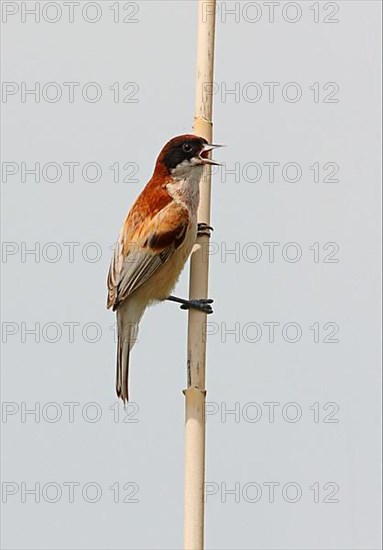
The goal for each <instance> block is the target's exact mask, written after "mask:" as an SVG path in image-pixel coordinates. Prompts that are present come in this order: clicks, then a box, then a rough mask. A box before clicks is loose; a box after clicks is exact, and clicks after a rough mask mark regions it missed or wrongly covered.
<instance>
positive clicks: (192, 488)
mask: <svg viewBox="0 0 383 550" xmlns="http://www.w3.org/2000/svg"><path fill="white" fill-rule="evenodd" d="M215 13H216V0H198V48H197V72H196V106H195V119H194V133H195V134H196V135H199V136H202V137H204V138H205V139H207V140H208V142H209V143H212V134H213V132H212V126H213V125H212V104H213V101H212V84H213V70H214V35H215ZM205 170H206V173H205V174H204V178H203V181H202V183H201V186H200V205H199V210H198V221H199V222H205V223H206V224H209V223H210V195H211V191H210V185H211V172H210V167H206V168H205ZM208 243H209V234H208V232H207V233H206V234H204V235H200V236H198V239H197V244H196V246H195V248H194V251H193V253H192V256H191V266H190V287H189V296H190V299H193V298H207V297H208V278H209V263H208V258H207V255H206V254H205V253H204V252H205V251H206V249H207V248H206V247H207V246H208ZM205 360H206V314H205V313H202V312H199V311H196V310H192V309H191V310H189V324H188V361H187V389H186V390H184V394H185V508H184V548H185V550H203V547H204V513H205V506H204V486H205V403H206V388H205Z"/></svg>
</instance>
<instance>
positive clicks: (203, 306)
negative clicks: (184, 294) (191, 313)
mask: <svg viewBox="0 0 383 550" xmlns="http://www.w3.org/2000/svg"><path fill="white" fill-rule="evenodd" d="M168 300H170V301H171V302H177V304H181V309H196V310H197V311H202V312H203V313H206V314H207V315H209V314H210V313H213V308H212V307H211V305H210V304H212V303H213V302H214V300H211V299H210V298H206V299H205V298H201V299H200V300H185V299H184V298H177V296H169V297H168Z"/></svg>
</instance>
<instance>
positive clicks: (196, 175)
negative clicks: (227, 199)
mask: <svg viewBox="0 0 383 550" xmlns="http://www.w3.org/2000/svg"><path fill="white" fill-rule="evenodd" d="M183 164H184V163H181V164H180V165H178V166H177V168H176V169H175V170H174V171H173V173H172V176H173V182H172V183H168V184H167V186H166V189H167V190H168V193H169V195H171V196H172V197H173V199H174V200H175V201H177V202H179V203H180V204H182V205H183V206H186V208H187V209H188V210H189V213H190V215H191V216H192V217H195V216H197V209H198V204H199V183H200V181H201V177H202V174H203V166H194V167H193V168H190V164H189V163H188V165H187V166H186V165H185V166H183Z"/></svg>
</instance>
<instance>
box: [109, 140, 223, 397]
mask: <svg viewBox="0 0 383 550" xmlns="http://www.w3.org/2000/svg"><path fill="white" fill-rule="evenodd" d="M217 147H221V145H213V144H209V143H208V141H207V140H206V139H205V138H203V137H200V136H197V135H193V134H184V135H180V136H176V137H173V138H172V139H170V141H168V142H167V143H166V144H165V146H164V147H163V148H162V150H161V151H160V153H159V155H158V157H157V160H156V163H155V167H154V171H153V175H152V177H151V178H150V180H149V181H148V183H147V184H146V186H145V187H144V189H143V190H142V191H141V193H140V194H139V196H138V197H137V199H136V201H135V202H134V203H133V206H132V207H131V208H130V210H129V212H128V214H127V217H126V219H125V222H124V224H123V226H122V228H121V231H120V234H119V238H118V241H117V243H116V246H115V248H114V253H113V255H112V259H111V263H110V268H109V273H108V278H107V287H108V297H107V308H108V309H110V308H111V309H112V310H113V311H115V312H116V319H117V364H116V393H117V396H118V397H119V398H121V399H122V401H123V402H124V403H125V404H126V403H127V402H128V401H129V380H128V378H129V359H130V353H131V350H132V347H133V345H134V343H135V342H136V340H137V334H138V326H139V323H140V320H141V318H142V316H143V314H144V312H145V310H146V308H147V307H148V306H150V305H152V304H154V303H157V302H161V301H163V300H171V301H173V302H178V303H180V304H182V305H181V308H182V309H190V308H194V309H197V310H200V311H203V312H204V313H206V314H208V313H212V307H211V305H210V304H211V303H212V302H213V300H210V299H201V300H186V299H182V298H177V297H176V296H172V295H171V292H172V290H173V288H174V286H175V284H176V283H177V280H178V278H179V275H180V273H181V271H182V269H183V267H184V265H185V263H186V261H187V259H188V257H189V255H190V253H191V251H192V248H193V245H194V244H195V241H196V237H197V233H198V231H205V232H206V230H209V229H212V228H211V227H210V226H208V225H207V224H206V223H201V224H198V223H197V210H198V205H199V185H200V181H201V178H202V176H203V170H204V167H205V166H206V165H217V164H218V163H217V162H215V161H214V160H212V159H211V158H209V156H210V151H212V150H213V149H215V148H217Z"/></svg>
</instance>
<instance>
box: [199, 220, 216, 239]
mask: <svg viewBox="0 0 383 550" xmlns="http://www.w3.org/2000/svg"><path fill="white" fill-rule="evenodd" d="M211 231H214V228H213V227H212V226H211V225H208V224H207V223H204V222H200V223H198V224H197V235H207V236H208V237H210V232H211Z"/></svg>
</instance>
